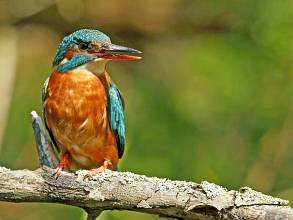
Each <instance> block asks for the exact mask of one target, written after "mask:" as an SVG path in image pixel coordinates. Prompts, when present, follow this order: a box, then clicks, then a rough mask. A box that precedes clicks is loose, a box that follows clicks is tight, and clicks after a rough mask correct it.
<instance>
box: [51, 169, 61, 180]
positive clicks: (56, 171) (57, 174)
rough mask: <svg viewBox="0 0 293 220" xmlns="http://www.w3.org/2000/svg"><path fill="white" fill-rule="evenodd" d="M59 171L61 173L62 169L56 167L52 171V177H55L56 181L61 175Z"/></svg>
mask: <svg viewBox="0 0 293 220" xmlns="http://www.w3.org/2000/svg"><path fill="white" fill-rule="evenodd" d="M61 171H62V168H61V167H57V168H56V169H55V170H54V173H53V174H52V177H55V179H56V180H57V179H58V177H59V176H60V175H61Z"/></svg>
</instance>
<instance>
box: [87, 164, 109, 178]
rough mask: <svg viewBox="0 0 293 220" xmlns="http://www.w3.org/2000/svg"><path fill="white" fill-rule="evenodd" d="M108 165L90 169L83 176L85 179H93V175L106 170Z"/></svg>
mask: <svg viewBox="0 0 293 220" xmlns="http://www.w3.org/2000/svg"><path fill="white" fill-rule="evenodd" d="M105 170H106V167H105V166H100V167H99V168H97V169H91V170H89V171H88V173H87V174H86V175H85V176H84V177H83V180H93V176H95V175H97V174H99V173H103V172H105Z"/></svg>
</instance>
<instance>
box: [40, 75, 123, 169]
mask: <svg viewBox="0 0 293 220" xmlns="http://www.w3.org/2000/svg"><path fill="white" fill-rule="evenodd" d="M107 85H108V75H107V73H106V72H105V73H104V74H102V75H101V76H99V77H98V76H96V75H94V74H92V73H91V72H89V71H87V70H73V71H70V72H68V73H58V72H54V73H53V74H52V76H51V77H50V80H49V83H48V87H47V94H46V100H45V102H44V106H43V107H44V114H45V118H46V123H47V126H48V128H49V129H50V130H51V131H52V134H53V136H54V139H55V141H56V143H57V145H58V147H59V148H60V150H61V152H62V153H64V152H66V151H68V152H69V153H70V156H71V160H70V162H71V168H72V169H78V168H86V169H91V168H96V167H98V166H101V165H102V164H103V162H104V161H105V160H109V161H111V163H112V167H110V168H112V169H116V166H117V163H118V150H117V145H116V140H115V136H114V135H113V133H112V131H111V128H110V126H109V123H108V116H107V93H106V89H107Z"/></svg>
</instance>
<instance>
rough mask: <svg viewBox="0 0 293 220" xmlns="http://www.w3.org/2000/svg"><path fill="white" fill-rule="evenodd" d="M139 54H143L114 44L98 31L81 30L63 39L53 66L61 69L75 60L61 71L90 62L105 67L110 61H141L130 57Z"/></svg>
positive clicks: (137, 57) (135, 57)
mask: <svg viewBox="0 0 293 220" xmlns="http://www.w3.org/2000/svg"><path fill="white" fill-rule="evenodd" d="M137 53H141V52H140V51H138V50H135V49H132V48H128V47H124V46H119V45H116V44H112V43H111V40H110V38H109V37H108V36H107V35H106V34H104V33H102V32H100V31H98V30H92V29H81V30H78V31H75V32H74V33H72V34H70V35H68V36H66V37H64V38H63V40H62V42H61V43H60V45H59V47H58V50H57V53H56V55H55V58H54V61H53V65H54V66H59V67H61V66H62V64H64V63H66V62H68V61H70V60H74V62H73V61H72V63H71V65H68V64H67V65H66V66H65V67H66V68H60V69H61V70H62V69H68V67H69V68H70V67H71V66H72V67H78V66H80V65H83V64H86V63H89V62H96V63H99V62H100V63H103V64H104V65H105V63H106V62H107V61H109V60H138V59H141V57H139V56H134V55H130V54H137ZM73 58H75V59H73ZM79 64H80V65H79ZM67 66H68V67H67ZM71 69H72V68H71ZM62 72H64V71H62Z"/></svg>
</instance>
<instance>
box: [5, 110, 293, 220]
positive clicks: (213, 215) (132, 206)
mask: <svg viewBox="0 0 293 220" xmlns="http://www.w3.org/2000/svg"><path fill="white" fill-rule="evenodd" d="M32 116H33V117H32V119H33V128H34V132H35V137H36V143H37V145H38V152H39V156H40V162H41V164H46V163H47V164H46V165H49V166H53V164H54V163H56V161H58V160H57V158H56V157H55V154H54V153H53V151H52V152H51V153H50V151H51V150H52V149H51V150H50V147H47V146H48V145H47V143H49V142H50V141H49V140H48V136H46V133H45V131H44V129H43V127H42V122H41V120H40V118H39V117H38V116H37V114H36V113H35V112H34V113H33V114H32ZM48 149H49V150H48ZM48 151H49V153H48ZM47 157H53V160H52V158H47ZM52 161H53V162H52ZM53 172H54V171H53V169H51V168H49V167H47V166H43V167H42V168H39V169H37V170H35V171H30V170H10V169H7V168H4V167H0V201H10V202H53V203H62V204H67V205H73V206H78V207H81V208H83V209H85V210H86V211H87V213H88V219H89V220H93V219H95V218H96V216H98V215H99V214H100V213H101V212H102V211H103V210H113V209H118V210H131V211H138V212H145V213H151V214H156V215H159V216H161V217H165V218H167V219H204V220H207V219H235V220H236V219H237V220H239V219H264V220H268V219H274V220H275V219H282V220H283V219H293V209H292V208H290V207H289V206H288V204H289V202H288V201H286V200H282V199H279V198H273V197H271V196H267V195H264V194H262V193H260V192H256V191H254V190H252V189H250V188H248V187H243V188H241V189H240V190H239V191H234V190H231V191H228V190H227V189H226V188H223V187H221V186H218V185H215V184H213V183H209V182H206V181H204V182H202V183H200V184H197V183H193V182H185V181H172V180H169V179H162V178H157V177H146V176H143V175H137V174H133V173H130V172H116V171H110V170H107V171H106V172H104V173H102V174H99V175H97V176H94V177H93V180H84V176H85V175H86V174H87V171H85V170H80V171H78V172H76V173H68V172H62V174H61V175H60V177H59V178H58V179H57V180H56V179H55V177H53Z"/></svg>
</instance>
